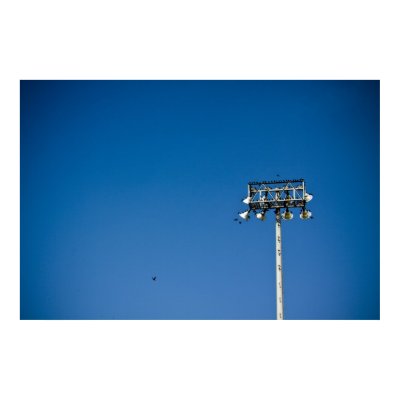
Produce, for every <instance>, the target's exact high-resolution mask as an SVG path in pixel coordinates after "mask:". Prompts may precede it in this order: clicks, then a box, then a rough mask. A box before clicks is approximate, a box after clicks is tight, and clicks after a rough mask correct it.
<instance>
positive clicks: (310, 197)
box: [304, 193, 314, 203]
mask: <svg viewBox="0 0 400 400" xmlns="http://www.w3.org/2000/svg"><path fill="white" fill-rule="evenodd" d="M313 197H314V196H313V195H312V194H311V193H305V194H304V200H305V201H306V202H307V203H308V202H309V201H311V200H312V199H313Z"/></svg>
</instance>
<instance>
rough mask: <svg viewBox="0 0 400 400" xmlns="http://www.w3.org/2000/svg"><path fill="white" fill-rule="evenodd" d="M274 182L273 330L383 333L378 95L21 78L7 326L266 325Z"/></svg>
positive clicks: (230, 84)
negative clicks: (15, 281) (243, 217)
mask: <svg viewBox="0 0 400 400" xmlns="http://www.w3.org/2000/svg"><path fill="white" fill-rule="evenodd" d="M276 174H280V176H281V177H282V178H284V179H291V178H299V177H303V178H305V179H306V183H307V187H308V190H309V191H310V192H311V193H313V194H314V199H313V200H312V202H311V203H310V204H309V205H310V209H311V210H312V212H313V214H314V216H315V219H313V220H310V221H302V220H300V219H299V218H298V212H295V219H294V220H292V221H288V222H286V221H284V222H283V223H282V239H283V272H284V296H285V298H284V300H285V318H286V319H379V315H380V313H379V309H380V293H379V81H21V269H20V272H21V281H20V289H21V291H20V295H21V296H20V300H21V303H20V304H21V309H20V318H21V319H275V318H276V311H275V308H276V306H275V226H274V221H273V216H272V214H270V215H269V218H267V221H265V222H259V221H257V220H255V219H254V218H252V220H250V221H249V222H247V223H243V224H241V225H239V224H237V223H235V222H234V221H233V218H235V217H236V213H237V212H238V211H240V210H245V209H246V206H245V205H244V204H243V203H241V199H242V198H243V197H245V195H246V190H247V182H248V181H251V180H266V179H267V180H268V179H275V178H276ZM152 275H157V277H158V279H157V281H156V282H153V281H152V279H151V276H152Z"/></svg>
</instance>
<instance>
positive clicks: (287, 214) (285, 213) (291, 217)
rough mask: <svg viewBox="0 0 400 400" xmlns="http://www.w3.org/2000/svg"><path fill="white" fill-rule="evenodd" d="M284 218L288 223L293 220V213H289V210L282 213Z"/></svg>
mask: <svg viewBox="0 0 400 400" xmlns="http://www.w3.org/2000/svg"><path fill="white" fill-rule="evenodd" d="M282 218H283V219H285V220H286V221H289V220H291V219H293V213H292V212H291V211H289V209H288V208H287V209H286V211H285V212H284V213H282Z"/></svg>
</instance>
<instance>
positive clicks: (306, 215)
mask: <svg viewBox="0 0 400 400" xmlns="http://www.w3.org/2000/svg"><path fill="white" fill-rule="evenodd" d="M311 215H312V213H311V211H309V210H306V209H305V208H303V209H302V210H301V213H300V218H301V219H310V218H311Z"/></svg>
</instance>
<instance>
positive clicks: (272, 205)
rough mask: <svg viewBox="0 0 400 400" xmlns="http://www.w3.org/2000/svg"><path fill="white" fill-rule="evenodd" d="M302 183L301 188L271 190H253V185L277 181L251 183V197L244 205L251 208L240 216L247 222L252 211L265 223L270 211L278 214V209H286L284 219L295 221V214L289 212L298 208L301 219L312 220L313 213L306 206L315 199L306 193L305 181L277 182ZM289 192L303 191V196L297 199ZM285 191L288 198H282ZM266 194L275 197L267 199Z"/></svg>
mask: <svg viewBox="0 0 400 400" xmlns="http://www.w3.org/2000/svg"><path fill="white" fill-rule="evenodd" d="M296 181H297V182H299V181H300V182H301V186H298V187H294V186H292V187H291V188H290V189H288V187H283V188H279V187H278V188H275V189H271V188H270V187H266V188H263V189H258V190H256V189H254V188H252V185H264V184H266V183H275V181H270V182H260V183H257V182H250V183H249V195H248V196H247V197H246V198H245V199H243V203H245V204H247V205H248V206H249V207H250V208H249V209H248V210H246V211H244V212H241V213H239V216H240V217H241V218H242V219H244V220H245V221H248V220H249V219H250V213H251V211H253V212H254V214H255V216H256V218H257V219H258V220H260V221H265V219H266V214H267V210H269V209H276V212H278V209H283V208H284V209H285V211H284V212H283V213H281V216H282V219H284V220H286V221H290V220H291V219H293V213H292V212H291V211H290V210H289V207H296V208H301V211H300V219H310V218H311V216H312V213H311V211H309V210H307V209H306V207H305V204H306V203H308V202H310V201H311V200H312V198H313V195H312V194H310V193H306V191H305V188H304V180H303V179H301V180H292V181H289V180H285V181H276V183H291V182H296ZM288 190H293V191H296V190H303V191H302V195H301V196H298V194H296V196H297V197H296V198H294V197H293V196H290V194H289V192H288ZM282 191H285V192H286V197H285V198H282V197H281V192H282ZM266 192H269V193H270V194H271V193H272V194H273V195H274V197H273V198H272V199H271V197H270V198H267V196H266V195H265V193H266ZM256 194H258V199H255V196H256Z"/></svg>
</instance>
